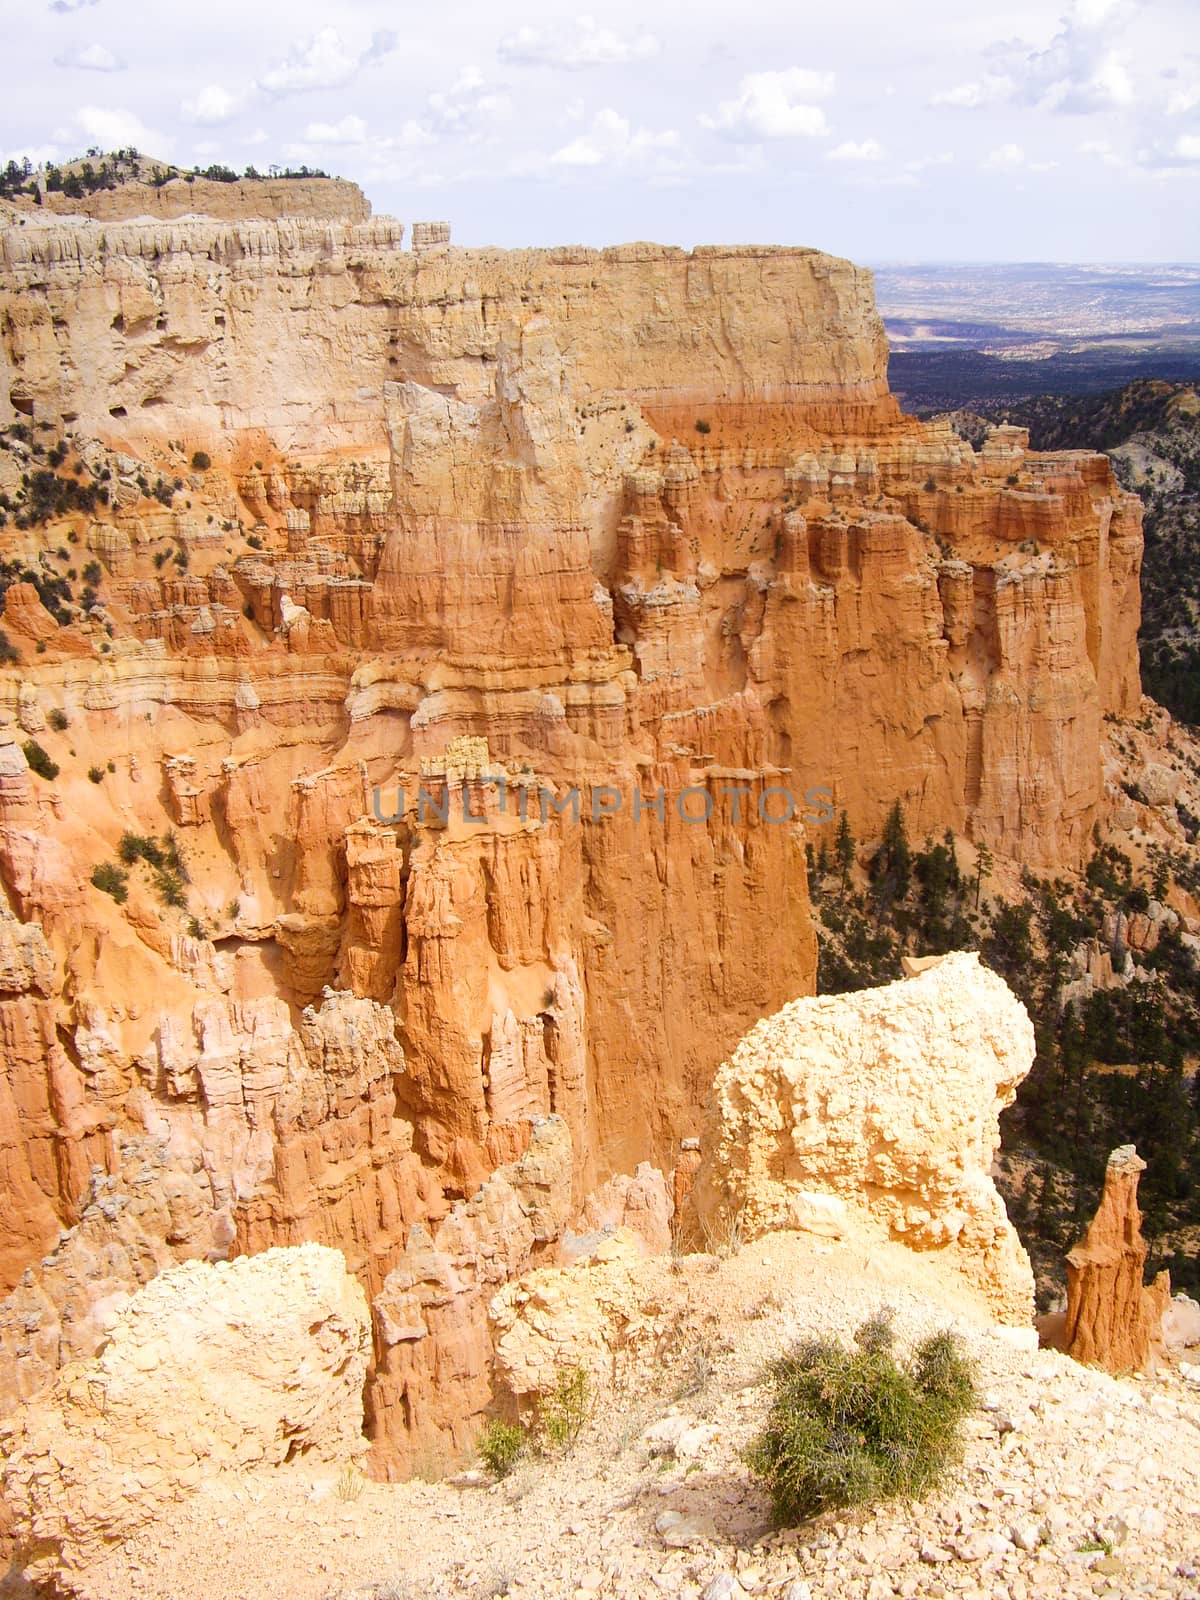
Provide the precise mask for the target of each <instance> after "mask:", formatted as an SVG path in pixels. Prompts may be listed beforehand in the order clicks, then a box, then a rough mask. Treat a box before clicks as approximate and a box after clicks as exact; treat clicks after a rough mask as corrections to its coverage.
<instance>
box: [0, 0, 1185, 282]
mask: <svg viewBox="0 0 1200 1600" xmlns="http://www.w3.org/2000/svg"><path fill="white" fill-rule="evenodd" d="M0 13H8V20H9V23H10V26H9V28H8V29H7V30H6V39H7V49H8V58H9V65H8V67H7V68H6V70H5V75H4V76H5V93H4V96H3V98H2V100H0V156H2V157H3V159H8V157H10V156H18V157H19V156H22V155H29V156H30V157H31V159H33V160H34V161H35V162H36V161H40V160H56V159H64V158H69V157H71V156H74V155H78V154H81V153H82V152H83V151H84V149H86V147H88V146H89V145H98V146H100V147H101V148H105V149H108V148H114V147H116V146H120V145H130V144H133V145H135V146H137V147H138V148H139V149H140V150H142V151H143V152H146V153H149V154H152V155H155V156H159V157H162V158H165V159H168V160H171V161H174V162H176V163H178V164H180V165H186V166H192V165H200V166H205V165H208V164H209V163H210V162H223V163H225V164H227V165H230V166H235V167H237V168H238V169H241V168H242V167H244V166H245V165H246V164H247V163H254V164H255V165H256V166H258V167H260V168H265V167H266V166H268V165H269V164H270V163H272V162H276V163H279V164H293V165H295V164H299V163H307V164H308V165H310V166H320V167H322V168H324V169H325V170H327V171H329V172H331V173H336V174H339V175H341V176H343V177H347V178H353V179H354V180H356V181H357V182H358V183H360V184H361V185H362V186H363V188H364V189H365V190H366V192H367V195H368V197H369V199H370V200H371V202H372V204H373V206H374V209H375V210H376V211H377V212H383V213H386V214H389V215H392V216H397V217H400V218H401V219H402V220H404V221H407V222H411V221H413V220H430V219H446V220H448V221H450V222H451V223H452V225H453V230H454V239H455V242H456V243H459V244H466V245H484V244H495V245H523V244H565V243H582V244H615V243H620V242H622V241H626V240H631V239H653V240H656V241H659V242H662V243H667V244H679V245H684V246H692V245H695V244H703V243H759V244H808V245H816V246H818V247H820V248H822V249H826V250H831V251H834V252H836V253H838V254H841V255H848V256H851V257H853V258H855V259H857V260H860V261H865V262H873V263H880V262H887V261H922V260H924V261H932V260H955V261H971V260H989V261H1104V262H1109V261H1113V262H1115V261H1195V260H1197V259H1198V258H1200V4H1198V3H1197V0H1050V3H1041V0H1036V3H1021V0H1014V3H1013V4H1012V5H1011V6H1007V7H1005V8H1004V9H1002V10H1001V9H999V8H997V9H994V10H993V9H991V8H989V7H987V6H982V7H981V6H978V5H974V4H970V3H968V0H908V3H907V4H903V5H902V4H900V3H899V0H822V3H821V4H820V5H819V6H812V5H811V4H806V3H805V0H791V3H790V4H788V5H782V4H778V3H775V4H771V3H764V0H720V3H719V4H718V3H715V0H689V3H688V4H687V5H681V4H665V3H662V0H657V3H656V0H644V3H642V4H634V3H630V0H604V4H603V6H602V7H601V6H597V8H596V9H595V10H594V11H592V12H590V13H589V12H586V11H576V10H574V8H573V7H571V6H565V7H564V6H563V5H553V4H550V3H547V0H527V3H523V4H515V3H513V0H442V3H441V4H430V3H428V0H426V3H423V4H422V5H421V6H420V7H418V6H415V5H413V4H412V3H411V0H409V3H407V4H405V3H403V0H392V3H391V4H385V3H382V0H380V3H376V0H348V3H340V4H338V5H337V6H336V7H330V6H326V5H317V4H315V3H314V0H288V3H287V4H283V3H280V0H253V3H251V4H247V3H246V0H203V3H198V0H167V3H165V4H163V5H161V6H159V7H155V8H153V9H149V8H147V6H146V3H145V0H21V4H20V6H19V8H18V6H17V5H15V4H13V0H0Z"/></svg>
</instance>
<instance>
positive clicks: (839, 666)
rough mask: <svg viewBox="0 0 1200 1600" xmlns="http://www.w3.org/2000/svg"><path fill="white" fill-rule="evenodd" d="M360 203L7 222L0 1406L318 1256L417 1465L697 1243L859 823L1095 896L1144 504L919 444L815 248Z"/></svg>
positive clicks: (862, 305)
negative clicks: (616, 235)
mask: <svg viewBox="0 0 1200 1600" xmlns="http://www.w3.org/2000/svg"><path fill="white" fill-rule="evenodd" d="M212 187H213V188H221V187H222V186H220V185H214V186H212ZM305 187H308V186H307V185H305V186H298V187H297V189H296V190H295V193H296V194H297V195H300V193H301V189H302V188H305ZM317 187H318V188H319V184H318V185H317ZM214 203H215V202H214ZM364 204H365V203H364ZM341 206H342V201H341V200H336V201H330V202H329V207H330V210H329V211H326V212H322V213H321V214H319V215H312V214H309V215H303V216H279V217H271V218H263V217H246V216H244V215H240V214H230V215H227V216H221V215H216V216H208V217H196V216H191V215H183V216H178V217H172V216H158V215H152V216H149V217H140V216H139V217H132V218H123V217H79V216H73V217H47V216H41V215H35V214H34V213H32V212H31V213H28V214H25V213H22V214H21V215H20V216H19V217H16V218H13V219H10V220H9V225H8V226H6V227H5V228H4V229H3V231H2V232H0V429H3V439H2V442H3V446H4V448H3V449H2V450H0V492H3V494H4V496H5V501H4V503H5V505H6V507H7V513H8V515H7V519H6V523H5V526H4V527H3V528H2V529H0V554H2V558H3V561H4V564H5V565H4V571H5V573H6V574H7V579H6V582H7V587H6V593H5V597H4V615H3V618H2V619H0V623H2V626H3V629H4V633H5V636H6V638H7V641H8V644H9V646H10V649H9V651H8V655H9V659H8V660H7V661H6V663H5V664H4V665H3V666H0V713H2V714H3V716H4V717H5V719H6V720H5V722H4V725H3V726H2V727H0V883H2V885H3V890H4V900H5V903H6V911H5V914H4V915H3V916H2V917H0V1055H2V1059H3V1071H2V1075H0V1149H2V1152H3V1159H2V1162H0V1184H2V1186H3V1195H4V1200H5V1204H4V1206H3V1207H2V1208H0V1290H2V1291H3V1292H4V1294H5V1295H6V1296H7V1298H6V1299H5V1300H4V1301H3V1304H2V1305H0V1407H2V1408H3V1409H5V1410H12V1409H13V1408H14V1407H15V1406H17V1405H18V1404H19V1403H21V1402H24V1401H28V1400H30V1399H31V1398H33V1397H35V1396H36V1395H38V1394H40V1393H43V1392H45V1391H46V1390H47V1389H48V1388H49V1386H51V1385H53V1384H54V1382H55V1381H56V1377H55V1375H56V1373H57V1372H58V1371H59V1369H60V1368H61V1367H64V1366H66V1365H67V1364H68V1363H71V1362H75V1361H80V1360H88V1359H90V1358H92V1357H93V1356H95V1354H96V1352H97V1350H99V1349H100V1347H101V1345H102V1342H103V1340H104V1338H105V1337H106V1333H107V1330H108V1329H109V1328H110V1327H111V1326H112V1325H113V1319H114V1318H115V1317H117V1316H119V1315H120V1314H121V1308H122V1307H123V1306H124V1305H125V1304H126V1302H127V1300H128V1297H129V1296H130V1295H131V1294H133V1293H134V1292H135V1291H136V1290H138V1289H140V1288H142V1287H143V1286H144V1285H145V1284H147V1283H149V1282H150V1281H151V1280H153V1279H155V1278H156V1277H157V1275H158V1274H160V1273H162V1272H163V1271H164V1270H166V1269H169V1268H171V1267H172V1266H176V1265H178V1264H180V1263H184V1262H189V1261H196V1262H216V1261H221V1260H223V1259H226V1258H229V1257H231V1256H241V1255H248V1256H251V1257H255V1256H257V1255H258V1254H260V1253H262V1252H265V1251H267V1250H270V1249H272V1248H274V1247H278V1246H289V1245H303V1244H316V1245H327V1246H333V1247H335V1248H337V1249H338V1250H340V1251H342V1252H343V1254H344V1256H345V1260H346V1263H347V1265H348V1267H349V1270H350V1272H351V1273H352V1274H353V1275H354V1277H355V1278H357V1280H358V1281H359V1283H360V1284H361V1286H362V1289H363V1291H364V1292H365V1294H366V1297H367V1299H368V1301H369V1302H370V1305H371V1313H372V1352H371V1359H370V1363H369V1370H368V1375H367V1386H366V1429H367V1435H368V1437H369V1438H370V1440H371V1444H372V1452H371V1469H372V1471H373V1472H374V1473H376V1474H377V1475H380V1476H394V1477H401V1476H407V1475H408V1474H410V1473H412V1472H413V1471H414V1470H415V1469H422V1470H425V1469H428V1467H429V1464H430V1462H431V1461H432V1462H437V1463H442V1464H445V1463H448V1462H452V1461H454V1460H457V1459H459V1458H460V1457H461V1456H462V1455H464V1454H465V1453H466V1452H467V1451H468V1450H469V1449H470V1447H471V1444H472V1442H473V1440H474V1437H475V1435H476V1433H477V1431H478V1426H479V1420H480V1418H481V1417H482V1415H483V1414H484V1411H485V1409H486V1407H487V1405H488V1403H489V1401H490V1398H491V1394H492V1384H493V1373H492V1360H493V1352H492V1344H491V1338H490V1335H489V1330H488V1306H489V1304H490V1303H491V1302H492V1300H493V1297H494V1295H495V1294H496V1292H497V1291H498V1290H499V1289H501V1288H503V1286H504V1285H505V1284H507V1283H509V1282H510V1281H513V1280H516V1279H518V1278H520V1277H521V1275H522V1274H524V1273H526V1272H529V1271H531V1270H532V1271H535V1272H536V1271H538V1270H541V1269H543V1268H546V1267H550V1266H552V1265H556V1264H557V1262H558V1259H559V1253H560V1251H561V1249H562V1248H563V1245H564V1241H567V1240H568V1239H569V1237H570V1236H571V1234H572V1230H576V1231H578V1229H579V1228H580V1227H581V1226H583V1223H582V1222H581V1218H582V1216H583V1214H584V1212H585V1208H589V1207H590V1210H591V1215H592V1216H593V1217H594V1218H601V1219H603V1222H604V1224H605V1225H611V1226H613V1227H615V1228H620V1227H630V1228H631V1230H632V1231H633V1232H634V1233H635V1234H639V1231H640V1232H641V1233H643V1234H644V1233H645V1232H646V1231H650V1232H651V1233H653V1232H655V1231H656V1230H657V1231H659V1232H661V1230H662V1228H663V1227H665V1226H667V1222H666V1219H667V1218H668V1217H669V1213H670V1207H669V1204H668V1202H667V1199H666V1195H667V1190H668V1188H669V1187H670V1186H671V1175H672V1174H673V1173H674V1175H675V1177H676V1178H678V1177H679V1174H680V1171H681V1170H682V1166H683V1165H685V1164H686V1163H684V1162H683V1159H682V1156H681V1154H680V1150H681V1143H683V1142H685V1141H686V1142H688V1143H689V1144H690V1143H691V1142H692V1141H694V1140H695V1139H697V1138H698V1137H699V1136H700V1134H701V1132H702V1126H703V1123H704V1116H705V1105H706V1102H707V1100H708V1096H709V1091H710V1088H711V1086H712V1083H713V1078H714V1073H715V1072H716V1069H717V1068H718V1066H719V1064H720V1063H721V1062H722V1061H724V1060H726V1058H727V1057H730V1055H731V1053H732V1052H733V1051H734V1049H735V1047H736V1046H737V1044H738V1041H739V1040H741V1039H742V1038H743V1036H744V1035H746V1034H747V1033H748V1032H749V1031H750V1030H751V1029H752V1028H753V1027H754V1025H755V1024H756V1023H758V1022H759V1021H760V1019H762V1018H765V1017H768V1016H770V1015H771V1014H772V1013H776V1012H778V1011H779V1010H780V1008H781V1007H784V1006H785V1005H786V1004H787V1003H788V1002H791V1001H794V1000H796V998H797V997H798V996H808V995H812V994H813V993H814V990H815V984H816V942H815V936H814V928H813V919H812V916H811V913H810V902H809V881H808V866H807V861H806V845H811V844H813V843H814V842H815V841H818V840H819V839H820V838H821V837H828V838H829V839H830V841H832V838H833V819H834V817H835V815H837V814H840V813H843V812H844V813H845V815H846V817H847V819H848V821H849V824H850V825H851V826H852V827H853V830H854V832H855V833H856V835H858V836H860V837H871V836H873V835H874V836H877V835H878V833H879V830H880V828H881V826H882V823H883V820H884V818H885V816H886V815H887V813H888V810H889V809H890V807H891V806H892V805H893V804H894V802H895V801H897V800H900V801H901V802H902V804H903V806H904V808H905V813H906V815H907V816H908V818H909V821H910V824H911V825H912V826H913V827H914V828H915V829H916V830H917V831H918V832H920V833H927V832H928V833H936V834H939V835H940V834H941V833H942V832H943V830H946V829H951V830H953V832H954V833H955V835H957V836H960V837H962V838H963V839H964V840H969V841H971V843H972V844H973V845H974V846H975V847H976V848H984V847H986V849H987V850H989V851H991V852H994V853H995V854H996V855H997V856H1004V857H1006V858H1010V859H1017V858H1019V859H1020V860H1021V861H1022V862H1026V863H1029V864H1031V865H1033V866H1037V867H1042V868H1046V869H1051V870H1070V869H1075V868H1079V867H1081V866H1082V865H1083V863H1084V861H1085V858H1086V856H1087V854H1088V852H1089V851H1090V849H1091V843H1092V835H1093V829H1094V828H1095V827H1096V825H1097V824H1098V823H1100V822H1101V821H1102V819H1103V818H1104V816H1105V815H1106V810H1107V807H1108V806H1109V803H1110V795H1109V784H1108V781H1107V779H1106V773H1105V767H1104V760H1103V753H1102V729H1103V722H1104V719H1105V717H1125V716H1131V715H1134V714H1136V713H1137V712H1138V710H1139V708H1140V686H1139V680H1138V665H1137V650H1136V633H1137V626H1138V614H1139V565H1140V556H1141V508H1140V504H1139V502H1138V501H1137V500H1136V498H1135V497H1134V496H1132V495H1130V494H1128V493H1126V492H1125V491H1123V490H1121V489H1120V488H1119V486H1118V485H1117V483H1116V481H1115V478H1114V476H1113V473H1112V469H1111V466H1110V463H1109V461H1108V459H1107V457H1105V456H1103V455H1099V454H1093V453H1089V452H1086V451H1061V452H1055V453H1051V454H1036V453H1032V452H1030V451H1029V449H1028V435H1027V434H1026V433H1024V432H1023V431H1022V430H1020V429H1016V428H1009V427H1004V426H998V427H996V428H994V429H992V431H991V432H990V433H989V435H988V437H987V438H986V440H985V441H984V442H983V444H982V446H981V448H980V449H979V450H975V449H973V448H972V447H971V445H969V444H968V443H966V442H965V441H964V440H963V439H961V438H959V436H958V435H957V434H955V433H954V432H953V430H952V429H951V427H950V425H949V424H948V423H941V424H939V423H929V424H923V423H920V422H918V421H917V420H915V419H914V418H911V417H908V416H905V415H904V414H903V413H902V412H901V411H900V408H899V406H898V405H897V404H896V402H895V400H894V399H893V398H892V397H891V395H890V394H889V393H888V388H887V380H886V362H887V346H886V340H885V337H884V333H883V328H882V324H881V322H880V320H879V318H878V315H877V314H876V311H875V307H874V302H873V294H872V285H871V278H870V274H869V273H867V272H865V271H863V270H861V269H859V268H856V267H854V266H852V265H851V264H850V263H848V262H845V261H841V260H838V259H835V258H832V257H830V256H827V255H824V254H822V253H820V252H819V251H816V250H811V249H774V248H766V247H764V248H757V247H741V248H734V247H718V246H714V247H708V248H698V249H695V250H693V251H691V252H685V251H682V250H677V249H672V248H668V247H663V246H658V245H651V244H632V245H626V246H621V247H616V248H612V249H606V250H591V249H583V248H563V249H559V250H528V251H513V252H503V251H495V250H463V249H459V248H456V247H455V246H454V245H453V244H452V243H451V242H450V237H449V229H448V228H447V227H446V226H445V225H444V224H438V223H426V224H416V225H414V227H413V229H412V235H411V238H412V248H410V249H406V248H404V237H405V230H404V228H403V227H402V226H401V224H400V223H398V222H395V221H393V220H392V219H389V218H382V217H371V216H370V215H369V213H368V212H367V211H364V212H362V213H361V215H360V214H357V213H351V214H349V216H348V215H347V213H346V212H345V211H344V210H339V207H341ZM313 209H314V210H316V209H317V207H316V204H315V202H314V206H313ZM331 212H336V213H337V214H336V215H334V214H330V213H331ZM51 453H52V454H53V456H54V460H53V461H51V459H50V455H51ZM44 474H49V476H50V478H51V479H52V480H53V481H51V482H46V481H45V480H44V478H43V481H42V484H41V488H40V490H39V489H38V480H39V477H41V476H42V475H44ZM68 482H69V483H71V484H73V485H74V486H75V487H74V488H72V489H71V490H70V491H69V492H68V490H67V489H66V488H65V487H61V485H64V484H66V483H68ZM81 486H82V488H81ZM84 489H86V490H87V491H88V493H87V494H86V495H84V494H83V492H82V491H83V490H84ZM35 491H37V492H38V493H42V494H43V496H44V498H45V500H46V502H47V504H48V507H49V509H48V510H47V511H46V514H45V515H42V514H41V513H38V514H37V515H34V514H33V512H32V502H31V498H30V497H31V496H32V495H33V494H34V492H35ZM93 491H94V492H93ZM85 501H86V504H85ZM75 563H77V564H78V567H79V568H82V569H84V579H85V583H86V585H87V589H86V590H85V591H84V592H83V593H82V594H81V595H79V596H78V597H77V596H76V595H75V594H74V591H73V590H72V591H70V597H69V599H68V600H64V599H63V598H62V595H63V592H64V591H63V589H62V588H61V587H59V588H55V587H54V586H55V585H62V584H65V585H67V587H68V589H69V586H70V584H71V583H72V582H77V581H78V577H77V569H76V567H75V565H74V564H75ZM89 567H92V568H94V571H93V575H92V576H91V577H88V569H89ZM69 572H75V573H76V577H75V578H69V577H68V576H67V574H68V573H69ZM55 595H58V597H59V599H58V600H57V601H56V600H55ZM47 602H49V603H50V605H49V608H48V604H47ZM55 611H57V612H59V613H60V614H57V615H56V614H53V613H54V612H55ZM39 752H40V754H39ZM52 768H53V769H56V770H53V771H51V769H52ZM805 818H807V819H808V820H805ZM822 830H825V831H824V834H823V833H822ZM131 841H132V843H131ZM104 867H108V868H109V869H110V870H109V871H108V872H107V873H105V872H98V869H101V868H104ZM97 880H99V881H97ZM106 885H107V887H106ZM114 888H115V889H116V890H117V891H118V892H116V893H114V892H112V891H113V889H114ZM913 981H914V982H915V983H916V982H920V981H921V980H920V979H915V980H913ZM997 981H998V980H997ZM1001 987H1002V986H1001ZM1026 1026H1027V1024H1026ZM995 1082H996V1080H995V1079H993V1083H992V1085H990V1086H989V1089H988V1095H989V1096H990V1095H991V1094H992V1090H993V1088H994V1086H995ZM988 1104H989V1107H990V1105H991V1101H990V1099H989V1102H988ZM987 1116H990V1117H991V1119H992V1124H994V1111H991V1110H990V1109H989V1111H988V1114H987ZM987 1116H985V1117H984V1119H983V1120H984V1123H985V1124H986V1123H987ZM988 1125H989V1126H991V1124H988ZM975 1142H977V1143H978V1142H979V1140H978V1139H976V1141H975ZM644 1163H650V1167H648V1168H642V1166H641V1164H644ZM651 1167H652V1168H653V1169H654V1170H655V1172H656V1173H661V1174H663V1175H665V1176H664V1177H661V1178H657V1180H656V1179H655V1178H653V1177H651V1176H650V1168H651ZM639 1172H640V1173H641V1176H640V1177H639V1176H638V1174H639ZM657 1185H661V1186H662V1187H661V1193H660V1192H659V1189H658V1187H657ZM674 1187H675V1188H676V1189H678V1190H679V1192H680V1193H681V1194H682V1192H683V1190H682V1187H681V1186H680V1185H679V1184H675V1186H674ZM989 1189H990V1186H989ZM992 1202H994V1204H995V1206H997V1207H998V1205H999V1202H998V1201H996V1200H995V1196H994V1194H991V1201H990V1202H989V1204H991V1203H992ZM989 1215H990V1213H989ZM984 1220H985V1221H986V1220H988V1219H987V1218H986V1217H985V1218H984ZM995 1220H996V1219H995V1217H994V1216H992V1217H991V1221H992V1222H994V1221H995ZM978 1221H979V1219H978V1218H977V1219H976V1222H978ZM1001 1242H1002V1244H1003V1245H1004V1248H1005V1249H1007V1248H1008V1246H1007V1244H1006V1243H1004V1242H1003V1241H1001ZM1012 1242H1013V1243H1015V1241H1012ZM1022 1292H1023V1291H1022ZM1012 1298H1013V1299H1014V1300H1015V1299H1019V1298H1021V1296H1020V1295H1018V1294H1017V1293H1016V1291H1015V1290H1014V1291H1013V1292H1012Z"/></svg>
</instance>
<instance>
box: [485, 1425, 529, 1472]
mask: <svg viewBox="0 0 1200 1600" xmlns="http://www.w3.org/2000/svg"><path fill="white" fill-rule="evenodd" d="M528 1447H529V1435H528V1434H527V1433H526V1432H525V1429H524V1428H522V1427H520V1426H519V1425H518V1424H517V1423H513V1422H501V1421H500V1420H499V1418H495V1419H493V1421H491V1422H489V1423H488V1425H487V1427H486V1428H485V1429H484V1430H483V1434H482V1436H481V1437H480V1440H479V1458H480V1460H481V1461H482V1462H483V1464H484V1466H485V1467H486V1468H487V1469H488V1471H489V1472H490V1473H491V1474H492V1475H493V1477H496V1478H507V1477H508V1475H509V1473H510V1472H511V1471H512V1469H513V1468H514V1467H515V1466H516V1464H517V1461H518V1460H519V1459H520V1457H521V1456H523V1455H524V1453H525V1451H526V1450H527V1449H528Z"/></svg>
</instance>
